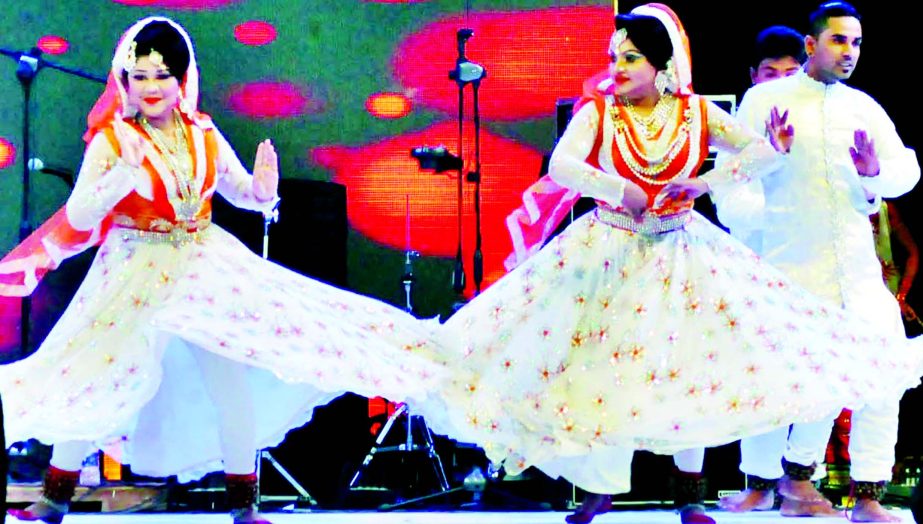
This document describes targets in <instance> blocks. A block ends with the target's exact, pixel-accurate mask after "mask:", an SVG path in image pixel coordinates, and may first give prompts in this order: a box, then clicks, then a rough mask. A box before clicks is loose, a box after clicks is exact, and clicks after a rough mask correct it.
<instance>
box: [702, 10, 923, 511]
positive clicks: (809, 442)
mask: <svg viewBox="0 0 923 524" xmlns="http://www.w3.org/2000/svg"><path fill="white" fill-rule="evenodd" d="M810 22H811V31H810V34H809V35H808V36H807V37H806V38H805V50H806V53H807V55H808V59H807V62H806V63H805V66H804V69H803V70H801V71H799V72H797V73H796V74H795V75H792V76H790V77H788V78H782V79H779V80H775V81H772V82H765V83H762V84H760V85H757V86H754V87H753V88H751V89H750V90H749V91H748V92H747V94H746V95H745V96H744V99H743V101H742V102H741V105H740V109H739V111H738V115H737V116H738V118H739V119H740V120H741V121H742V122H744V123H745V124H748V125H750V126H751V127H753V128H754V129H762V128H763V127H764V126H765V122H766V121H767V119H769V118H770V116H771V115H772V113H773V110H774V109H777V110H778V112H779V113H781V114H783V115H784V114H786V113H787V118H788V122H789V123H790V124H791V125H792V127H793V130H794V132H795V140H794V145H793V146H792V148H791V151H790V153H789V154H788V158H787V160H786V164H787V165H786V167H785V169H783V170H782V171H779V172H777V173H774V174H773V175H771V176H769V177H764V178H763V179H762V180H760V181H759V182H758V183H757V184H753V185H752V186H750V187H746V188H744V191H748V192H749V195H743V194H741V193H735V194H734V195H730V194H726V195H721V194H717V195H714V196H715V199H716V202H717V205H718V214H719V218H720V219H721V220H722V222H724V223H725V225H727V226H728V227H729V228H730V229H731V232H732V234H734V235H735V236H738V237H739V238H741V239H743V240H745V241H746V242H747V243H748V244H749V245H750V247H752V248H753V249H754V250H756V251H757V252H758V253H759V254H760V255H761V256H762V257H763V258H764V259H766V260H768V261H769V262H771V263H772V264H774V265H775V266H776V267H778V268H779V269H781V270H782V271H783V272H785V273H786V274H787V275H788V276H789V277H791V278H792V279H794V280H795V281H796V282H798V283H799V284H800V285H802V286H803V287H805V288H806V289H808V290H810V291H812V292H813V293H815V294H817V295H819V296H822V297H824V298H826V299H828V300H831V301H833V302H835V303H838V304H840V305H841V306H842V307H843V308H844V309H847V310H852V311H856V312H859V313H860V314H862V315H863V316H864V317H866V318H867V319H869V320H870V321H873V322H876V323H878V324H880V325H882V326H887V327H890V328H891V329H894V330H895V331H896V332H899V333H903V326H902V324H901V321H900V310H899V307H898V305H897V302H896V301H895V299H894V296H893V295H891V293H890V292H889V291H888V289H887V287H885V285H884V283H883V282H882V277H881V266H880V264H879V263H878V259H877V257H876V255H875V246H874V243H873V237H872V231H871V226H870V223H869V219H868V215H869V214H872V213H874V212H876V211H878V209H879V208H880V206H881V198H882V197H897V196H899V195H901V194H903V193H906V192H907V191H909V190H910V189H911V188H913V186H914V185H915V184H916V182H917V181H918V180H919V176H920V167H919V164H918V162H917V160H916V156H915V155H914V153H913V151H911V150H908V149H907V148H905V147H904V145H903V143H902V142H901V140H900V138H899V137H898V135H897V133H896V131H895V129H894V125H893V123H892V122H891V120H890V119H889V118H888V116H887V115H886V114H885V112H884V110H882V108H881V107H880V106H879V105H878V104H877V103H876V102H875V101H874V100H873V99H872V98H871V97H869V96H868V95H866V94H865V93H863V92H861V91H858V90H856V89H853V88H851V87H848V86H846V85H844V84H843V83H842V82H841V81H842V80H846V79H848V78H849V76H850V75H851V74H852V72H853V70H854V69H855V66H856V62H857V60H858V58H859V54H860V51H861V44H862V25H861V22H860V17H859V14H858V13H857V12H856V10H855V8H853V7H852V6H851V5H849V4H847V3H845V2H828V3H825V4H822V5H821V6H820V7H819V8H818V9H817V10H816V11H815V12H814V13H813V14H812V15H811V19H810ZM760 202H762V203H763V204H764V205H763V206H755V205H754V203H760ZM744 203H745V204H744ZM739 204H743V205H739ZM735 205H736V207H735ZM744 206H745V207H746V209H744ZM806 349H807V350H810V348H806ZM834 415H835V414H831V417H830V419H828V420H824V421H821V422H817V423H813V424H799V425H795V426H793V428H792V431H791V434H789V431H788V428H782V429H780V430H776V431H774V432H770V433H767V434H765V435H761V436H758V437H755V438H750V439H745V440H743V441H742V442H741V465H740V468H741V470H742V471H743V472H745V473H747V474H748V475H749V476H750V477H749V478H750V479H751V483H750V489H748V490H746V491H744V492H743V493H741V494H739V495H736V496H734V497H729V498H726V499H725V500H724V501H723V503H722V505H723V506H724V507H725V508H727V509H729V510H732V511H747V510H751V509H769V508H770V507H771V505H772V489H773V487H775V486H776V485H777V484H778V489H779V492H780V494H782V495H783V497H785V498H786V501H794V502H788V505H787V506H786V503H783V513H785V514H788V515H825V514H827V513H829V511H830V503H829V501H826V499H824V498H823V497H822V496H820V494H819V493H818V492H817V491H816V490H815V489H814V487H813V485H812V484H811V482H810V479H811V476H812V474H813V471H814V468H815V461H816V459H817V458H818V457H820V456H822V452H823V450H824V448H825V446H826V444H827V440H828V437H829V434H830V426H831V423H832V419H833V416H834ZM897 415H898V403H897V402H894V403H893V405H880V406H878V405H876V406H868V407H867V408H865V409H863V410H861V411H859V412H856V413H855V414H854V415H853V430H852V441H851V443H850V448H851V449H850V452H851V455H852V461H853V466H852V480H853V490H854V494H855V496H856V497H857V502H856V506H855V509H854V511H853V513H852V517H851V518H852V520H853V521H856V522H893V521H897V520H899V519H897V518H896V517H894V516H892V515H890V514H889V513H888V512H886V511H885V510H884V509H883V508H882V506H881V504H880V503H879V500H880V498H881V497H882V496H883V494H884V491H885V484H886V482H887V481H888V480H889V479H890V478H891V467H892V466H893V462H894V444H895V442H896V439H897ZM783 463H784V470H783ZM783 473H784V474H785V476H783ZM767 506H768V507H767Z"/></svg>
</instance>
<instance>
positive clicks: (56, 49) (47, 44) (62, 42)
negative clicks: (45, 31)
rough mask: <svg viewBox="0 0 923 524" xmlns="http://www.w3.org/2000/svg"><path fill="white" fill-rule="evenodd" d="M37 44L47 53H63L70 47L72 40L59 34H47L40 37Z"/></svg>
mask: <svg viewBox="0 0 923 524" xmlns="http://www.w3.org/2000/svg"><path fill="white" fill-rule="evenodd" d="M35 46H36V47H38V48H39V49H41V50H42V52H43V53H45V54H47V55H63V54H64V53H66V52H67V50H68V49H70V42H68V41H67V40H66V39H64V38H63V37H60V36H57V35H45V36H43V37H41V38H39V39H38V42H36V43H35Z"/></svg>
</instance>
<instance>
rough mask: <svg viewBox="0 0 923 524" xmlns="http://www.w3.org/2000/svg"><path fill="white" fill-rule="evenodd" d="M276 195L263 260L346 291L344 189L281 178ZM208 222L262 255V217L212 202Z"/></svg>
mask: <svg viewBox="0 0 923 524" xmlns="http://www.w3.org/2000/svg"><path fill="white" fill-rule="evenodd" d="M279 196H280V197H281V198H282V202H281V203H280V204H279V222H277V223H275V224H272V225H271V226H269V259H270V260H272V261H274V262H276V263H278V264H280V265H283V266H285V267H287V268H289V269H291V270H292V271H297V272H298V273H301V274H303V275H306V276H309V277H312V278H315V279H318V280H322V281H324V282H327V283H329V284H333V285H335V286H337V287H341V288H345V287H347V271H346V255H347V248H346V240H347V229H348V225H347V220H346V186H343V185H341V184H336V183H333V182H323V181H317V180H302V179H285V180H280V182H279ZM213 219H214V221H215V223H216V224H218V225H220V226H221V227H223V228H225V229H227V230H228V231H230V232H231V233H232V234H234V236H236V237H237V238H239V239H240V240H241V241H242V242H243V243H244V244H246V245H247V247H249V248H250V249H252V250H253V251H254V252H255V253H257V254H262V252H263V217H262V215H260V214H259V213H254V212H252V211H245V210H240V209H237V208H235V207H234V206H232V205H230V204H229V203H227V201H225V200H224V199H223V198H216V199H214V200H213Z"/></svg>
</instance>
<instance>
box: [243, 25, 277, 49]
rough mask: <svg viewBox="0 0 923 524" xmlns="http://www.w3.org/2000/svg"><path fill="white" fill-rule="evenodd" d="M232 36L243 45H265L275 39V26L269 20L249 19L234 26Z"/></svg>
mask: <svg viewBox="0 0 923 524" xmlns="http://www.w3.org/2000/svg"><path fill="white" fill-rule="evenodd" d="M234 38H236V39H237V41H238V42H240V43H241V44H244V45H249V46H261V45H266V44H269V43H272V42H273V41H274V40H275V39H276V28H275V26H274V25H272V24H270V23H269V22H263V21H261V20H249V21H247V22H243V23H240V24H237V26H235V27H234Z"/></svg>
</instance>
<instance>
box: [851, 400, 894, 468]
mask: <svg viewBox="0 0 923 524" xmlns="http://www.w3.org/2000/svg"><path fill="white" fill-rule="evenodd" d="M899 409H900V402H899V401H897V400H895V401H893V402H888V403H883V404H878V405H869V406H865V407H864V408H862V409H860V410H859V411H854V412H853V414H852V429H851V430H850V432H849V458H850V462H851V463H852V464H851V465H850V468H849V476H850V477H852V479H853V480H855V481H859V482H881V481H889V480H891V468H892V467H894V446H895V444H897V423H898V410H899Z"/></svg>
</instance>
